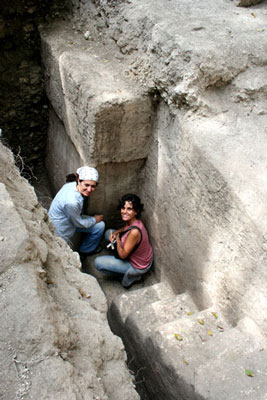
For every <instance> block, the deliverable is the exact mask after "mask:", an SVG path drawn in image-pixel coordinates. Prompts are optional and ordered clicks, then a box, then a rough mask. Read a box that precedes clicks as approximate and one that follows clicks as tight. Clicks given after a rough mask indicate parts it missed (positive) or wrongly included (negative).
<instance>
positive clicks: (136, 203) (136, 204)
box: [118, 193, 144, 218]
mask: <svg viewBox="0 0 267 400" xmlns="http://www.w3.org/2000/svg"><path fill="white" fill-rule="evenodd" d="M126 201H129V202H131V203H132V205H133V209H134V211H136V212H137V214H136V218H140V217H141V213H142V211H143V210H144V204H142V203H141V199H140V197H138V196H136V195H135V194H131V193H129V194H125V195H124V196H122V198H121V199H120V200H119V204H118V210H121V209H122V208H123V206H124V204H125V202H126Z"/></svg>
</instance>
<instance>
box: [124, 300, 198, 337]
mask: <svg viewBox="0 0 267 400" xmlns="http://www.w3.org/2000/svg"><path fill="white" fill-rule="evenodd" d="M195 312H198V310H197V307H196V305H195V304H194V302H193V300H192V298H191V296H190V295H189V294H188V293H182V294H180V295H177V296H173V297H170V298H169V297H168V296H167V294H166V295H165V296H164V297H163V298H162V299H161V300H156V301H154V302H151V303H149V304H142V305H141V306H140V307H139V308H138V309H136V310H134V311H132V312H130V313H129V315H128V317H127V319H126V321H125V326H126V328H127V327H129V330H131V329H132V327H133V326H135V329H139V331H141V332H140V333H141V336H142V341H144V338H145V336H148V335H149V334H150V333H151V332H154V331H155V330H156V329H157V328H158V327H159V326H162V325H163V324H166V323H169V322H172V321H176V320H177V319H178V318H180V317H183V316H186V315H187V314H188V313H189V314H191V313H192V314H194V313H195Z"/></svg>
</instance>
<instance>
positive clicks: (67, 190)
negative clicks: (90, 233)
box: [48, 182, 96, 241]
mask: <svg viewBox="0 0 267 400" xmlns="http://www.w3.org/2000/svg"><path fill="white" fill-rule="evenodd" d="M76 187H77V183H76V182H70V183H65V185H63V186H62V188H61V189H60V191H59V192H58V193H57V195H56V196H55V198H54V200H53V201H52V204H51V206H50V208H49V212H48V215H49V217H50V218H51V220H52V221H53V223H54V225H55V232H56V234H57V235H58V236H60V237H62V238H63V239H64V240H66V241H68V240H69V239H70V238H71V237H72V236H73V235H74V233H75V230H76V228H90V227H91V226H93V225H95V223H96V220H95V218H94V217H89V216H88V215H82V209H83V202H84V197H83V196H82V195H81V193H80V192H78V190H77V188H76Z"/></svg>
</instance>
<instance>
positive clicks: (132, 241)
mask: <svg viewBox="0 0 267 400" xmlns="http://www.w3.org/2000/svg"><path fill="white" fill-rule="evenodd" d="M140 239H141V235H140V232H139V230H138V229H132V230H131V231H130V233H129V235H128V236H127V239H126V242H125V243H124V247H123V248H121V239H120V236H119V234H118V235H117V236H116V240H117V241H116V243H117V251H118V254H119V256H120V258H122V259H125V258H127V257H128V255H129V254H130V253H131V251H132V250H133V248H134V247H135V246H136V244H137V243H138V242H139V240H140Z"/></svg>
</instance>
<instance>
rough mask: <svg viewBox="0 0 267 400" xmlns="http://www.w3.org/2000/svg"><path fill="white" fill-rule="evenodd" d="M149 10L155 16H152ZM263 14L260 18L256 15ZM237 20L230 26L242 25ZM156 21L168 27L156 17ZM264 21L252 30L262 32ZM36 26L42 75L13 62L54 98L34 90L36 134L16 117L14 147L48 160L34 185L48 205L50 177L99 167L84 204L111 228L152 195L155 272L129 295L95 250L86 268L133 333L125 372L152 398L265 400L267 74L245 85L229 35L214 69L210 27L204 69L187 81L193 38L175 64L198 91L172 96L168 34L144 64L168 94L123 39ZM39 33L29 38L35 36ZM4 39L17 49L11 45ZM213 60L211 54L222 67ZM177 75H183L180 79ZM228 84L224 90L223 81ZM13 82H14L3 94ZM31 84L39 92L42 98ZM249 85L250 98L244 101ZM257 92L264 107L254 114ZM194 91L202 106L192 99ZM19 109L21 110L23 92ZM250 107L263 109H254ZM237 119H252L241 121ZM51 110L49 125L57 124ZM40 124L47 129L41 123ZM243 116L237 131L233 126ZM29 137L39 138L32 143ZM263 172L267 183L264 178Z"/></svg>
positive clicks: (112, 314)
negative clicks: (140, 80)
mask: <svg viewBox="0 0 267 400" xmlns="http://www.w3.org/2000/svg"><path fill="white" fill-rule="evenodd" d="M180 3H181V4H182V3H183V2H179V7H180ZM187 3H188V4H189V5H192V9H191V10H192V15H193V13H194V12H197V7H195V4H193V2H192V4H191V2H190V1H188V2H187ZM228 3H229V2H228ZM203 4H204V3H203ZM207 4H208V5H207V7H209V8H210V9H209V10H208V11H207V12H209V13H210V10H212V7H214V4H215V3H214V2H209V1H208V0H207ZM232 6H233V5H231V7H232ZM129 7H130V6H129ZM153 7H154V5H153ZM177 7H178V3H177ZM229 7H230V6H229ZM153 9H154V8H153ZM155 10H156V9H155ZM221 12H222V13H224V14H223V18H228V15H233V13H228V12H227V13H226V11H225V7H224V5H223V8H222V9H221ZM239 12H240V13H243V14H244V12H245V11H244V12H243V11H239ZM202 14H203V13H202ZM180 15H182V14H179V16H180ZM188 15H189V14H188ZM190 15H191V14H190ZM255 15H256V14H255ZM257 15H258V14H257ZM152 17H153V18H154V17H155V18H157V15H156V13H155V15H154V14H153V15H152V16H151V18H152ZM195 17H196V20H197V18H198V19H199V18H202V17H201V16H200V15H196V16H195ZM195 17H194V18H195ZM216 17H217V16H216ZM250 18H251V15H250ZM258 20H260V18H254V19H253V22H255V23H256V22H257V21H258ZM142 21H143V19H142ZM228 22H229V26H230V24H231V23H232V22H231V21H230V20H229V21H228ZM235 23H236V17H235ZM189 25H190V24H189ZM222 25H223V26H224V25H225V22H223V23H222ZM153 26H156V27H157V29H159V27H163V28H164V26H163V25H161V24H159V25H157V24H156V23H155V24H154V22H153V23H151V27H153ZM181 26H184V24H181ZM214 26H215V25H214ZM234 26H235V25H234ZM25 29H26V28H25ZM27 29H28V30H29V29H30V27H28V28H27ZM151 29H152V28H151ZM164 29H166V30H167V29H173V30H174V31H173V32H172V31H171V34H170V35H167V36H166V37H167V38H168V44H170V48H174V49H175V50H176V48H177V49H180V46H182V45H184V44H183V43H181V42H179V43H176V42H175V40H178V41H179V40H180V38H181V37H184V36H183V35H186V34H187V33H188V32H184V31H183V32H180V31H179V29H180V25H179V24H177V23H174V24H170V25H168V27H167V26H165V28H164ZM188 29H189V33H188V35H189V37H190V43H191V39H192V37H193V35H198V34H199V33H200V34H201V35H202V34H203V35H205V32H206V31H205V29H198V28H197V29H195V28H194V29H193V30H192V26H191V25H190V27H189V28H188ZM221 29H222V28H221ZM259 29H260V30H261V27H259V28H258V30H257V29H254V28H253V32H254V31H255V32H256V31H257V32H258V31H259ZM39 30H40V34H41V48H42V62H43V66H44V71H42V70H40V65H41V62H40V58H38V68H37V69H36V71H37V72H38V73H37V75H38V77H39V78H38V79H37V75H36V74H35V73H34V74H33V75H34V76H33V75H32V72H33V71H35V68H32V64H31V63H30V64H27V63H28V61H29V60H23V59H22V58H23V57H22V58H21V57H20V58H19V62H18V63H17V67H18V68H17V70H16V74H17V73H19V76H17V75H16V74H15V75H14V79H13V83H14V81H16V82H17V81H20V82H21V83H22V87H23V88H24V90H26V89H27V88H32V86H31V85H28V83H29V82H28V81H27V79H28V78H27V79H26V80H25V79H24V78H25V76H24V75H25V72H26V70H27V71H28V73H30V72H31V73H30V75H29V80H30V82H31V83H32V84H33V83H35V85H36V81H35V80H36V79H37V81H38V82H40V79H41V80H42V78H40V76H44V80H45V93H46V95H44V91H42V95H40V93H39V91H38V93H37V92H34V90H35V89H34V90H33V92H32V94H31V96H30V99H29V101H30V102H32V103H34V104H35V105H38V107H37V108H35V107H34V115H35V116H38V118H41V116H42V115H43V117H42V119H41V120H38V123H37V122H36V124H37V125H35V121H37V120H35V119H34V118H32V121H29V119H27V120H26V119H25V121H26V125H27V126H30V128H31V129H30V130H26V128H25V130H24V128H23V127H22V129H21V128H17V126H13V125H12V126H13V128H12V131H16V130H21V131H23V132H24V133H25V137H24V136H23V135H22V136H21V135H20V136H19V139H18V141H17V142H16V143H14V144H12V143H11V145H12V146H13V149H14V151H15V153H16V152H17V153H18V148H19V146H20V143H23V144H24V145H25V146H24V149H26V147H27V145H26V143H27V142H26V139H27V140H28V142H29V143H31V147H30V153H31V154H30V156H32V157H33V159H35V156H36V157H37V158H36V160H37V159H38V157H39V156H40V159H39V161H40V163H41V162H42V161H43V159H44V158H45V164H46V168H47V177H42V179H39V181H38V182H35V187H36V192H37V194H38V197H39V199H40V202H41V203H42V204H43V205H44V206H45V207H48V206H49V203H50V201H51V195H50V191H49V190H48V188H49V186H51V190H52V194H53V195H54V194H55V193H56V192H57V191H58V190H59V189H60V187H61V186H62V185H63V184H64V182H65V176H66V175H67V174H68V173H72V172H74V171H75V170H76V169H77V168H78V167H79V166H81V165H86V164H89V165H93V166H95V167H97V169H98V170H99V173H100V184H99V186H98V188H97V191H96V192H95V193H94V195H93V196H92V197H91V199H90V204H89V208H88V211H89V213H90V214H95V213H96V214H99V213H104V214H105V221H106V223H107V226H108V227H109V226H110V227H113V226H117V224H119V222H120V218H119V215H118V214H116V213H114V210H115V209H116V206H117V200H118V198H120V197H121V195H122V194H124V193H126V192H135V193H136V194H138V195H140V197H141V198H142V200H143V202H144V204H145V213H144V222H145V225H146V226H147V228H148V231H149V233H150V237H151V242H152V245H153V248H154V254H155V262H154V266H153V269H152V271H151V272H149V273H148V274H147V275H146V276H145V278H144V280H143V281H142V282H141V283H137V284H136V285H134V286H133V287H132V288H131V289H130V290H128V291H126V290H124V289H123V288H122V287H121V285H120V283H119V282H117V281H114V280H110V279H108V278H105V277H103V276H101V275H99V274H98V273H97V272H96V271H95V269H94V266H93V257H92V258H90V259H89V258H88V259H87V260H86V262H85V266H84V268H85V271H86V273H88V274H91V275H94V276H96V278H97V279H98V282H99V284H100V285H101V287H102V290H103V291H104V293H105V295H106V297H107V300H108V303H109V311H108V319H109V324H110V326H111V328H112V330H113V331H114V333H116V334H117V335H119V336H121V338H122V339H123V341H124V344H125V347H126V349H127V352H128V354H129V359H128V362H129V369H130V370H134V371H135V374H136V383H137V388H138V390H139V389H140V393H141V396H142V399H144V400H146V399H150V400H151V399H153V400H177V399H178V398H179V399H186V400H188V399H190V400H202V399H211V398H213V399H214V398H216V399H217V400H225V393H227V398H229V400H234V399H236V398H243V394H244V393H245V391H247V393H252V394H253V397H252V398H255V399H256V398H257V399H262V398H264V397H263V396H262V397H261V395H260V394H257V393H258V392H257V391H258V388H263V389H262V390H265V389H264V388H266V376H265V375H264V374H263V373H261V369H260V367H258V366H259V365H260V366H261V365H262V366H264V365H266V352H265V348H266V343H265V342H264V340H263V336H266V333H265V332H266V329H267V325H266V324H267V322H266V318H265V315H266V312H265V310H266V296H265V293H266V288H265V286H264V285H265V280H264V279H262V277H264V276H265V272H266V246H265V241H264V240H265V236H266V218H264V216H265V215H266V210H265V208H266V206H265V203H264V201H263V200H262V199H263V198H266V182H265V181H264V176H266V174H264V168H265V164H264V161H262V160H265V158H266V152H265V148H266V146H265V145H266V134H265V133H264V132H265V130H264V129H265V127H266V123H265V122H266V117H265V115H266V114H265V113H264V111H263V110H264V109H266V107H265V103H264V101H265V100H263V98H262V97H263V96H262V93H265V87H264V86H260V83H259V82H262V79H259V80H258V82H256V81H255V82H256V83H255V85H256V84H258V85H259V87H258V89H257V88H256V86H255V88H254V86H253V88H252V89H251V87H249V86H247V82H250V81H251V80H252V79H253V78H252V77H253V76H254V67H255V65H248V64H249V63H248V61H247V59H246V62H245V65H246V70H244V68H243V67H242V65H241V64H242V62H241V61H242V60H241V61H240V62H241V64H240V66H236V59H235V58H233V59H232V58H231V57H232V54H234V53H235V52H233V51H232V50H233V48H234V47H233V48H231V51H228V50H229V49H228V48H227V46H226V45H225V44H224V43H221V45H222V48H223V50H225V54H229V57H228V58H229V59H228V60H227V63H229V64H227V65H226V64H225V63H224V61H223V63H222V64H220V62H221V61H220V60H221V58H220V57H219V55H218V59H219V61H218V65H217V64H216V61H217V60H216V57H215V53H212V51H213V50H212V49H213V42H210V38H212V37H213V36H214V35H215V34H214V35H207V36H206V40H205V46H206V44H209V45H210V48H208V50H207V51H205V52H203V54H204V53H205V54H208V52H209V51H211V50H212V51H211V56H210V58H209V59H205V58H203V59H201V55H199V54H198V57H200V59H201V64H198V65H201V66H202V67H203V68H202V70H201V74H202V75H201V76H200V75H197V77H195V76H193V75H192V76H191V78H190V77H189V75H190V74H189V72H190V71H189V69H188V68H189V64H188V62H189V61H188V60H189V59H190V57H191V56H192V57H193V53H192V54H191V53H190V54H191V55H190V57H189V58H188V57H187V56H186V57H185V55H187V48H184V49H181V52H180V53H181V54H180V53H179V52H178V53H177V60H176V61H177V63H174V64H173V65H174V67H173V68H174V69H176V67H175V66H179V68H180V65H182V66H183V65H185V64H184V63H187V64H186V71H187V72H188V74H187V75H186V76H187V78H188V79H192V82H191V83H190V85H189V86H188V88H187V87H186V86H185V87H184V86H183V85H182V87H180V86H179V85H178V86H177V87H176V88H175V90H176V91H175V93H174V96H172V97H168V96H167V94H166V93H167V92H168V88H167V86H168V81H167V80H166V79H168V77H170V76H171V77H172V76H173V75H172V74H171V73H173V72H174V71H172V70H171V68H172V66H173V65H172V62H171V61H169V59H168V60H167V59H166V63H165V64H164V65H163V62H162V59H161V57H160V56H157V54H162V53H161V51H162V50H164V46H161V42H160V39H159V38H161V30H159V31H157V30H156V32H154V34H155V35H154V36H153V35H152V39H151V40H154V42H153V43H152V44H153V46H154V47H152V46H151V47H149V45H150V44H151V43H149V42H148V43H147V45H148V46H147V48H150V49H152V50H153V51H152V50H151V54H150V55H149V56H151V57H158V58H156V59H153V58H151V60H152V62H151V64H148V65H145V61H146V60H144V65H145V66H146V67H149V68H150V67H151V68H152V64H153V68H155V71H154V73H155V78H157V77H160V73H159V72H161V71H159V69H161V66H162V65H163V67H162V68H163V69H164V70H163V75H162V76H161V78H159V80H158V81H157V79H155V81H157V82H160V84H161V85H163V86H161V89H162V87H163V88H164V90H165V89H166V92H164V95H165V101H163V99H161V98H160V96H156V98H155V96H152V95H151V91H152V92H153V91H154V93H159V91H158V88H157V87H155V88H153V90H147V88H146V87H145V85H139V84H137V80H136V79H135V77H134V76H133V75H134V74H132V75H131V71H132V69H133V68H132V67H130V66H129V65H128V61H129V59H128V57H127V56H124V55H122V54H121V53H120V52H119V51H118V48H117V47H116V46H114V42H112V44H111V42H110V41H108V42H107V43H108V45H104V44H103V42H102V41H101V42H98V41H96V40H95V39H96V38H90V39H89V40H88V38H85V36H84V32H82V31H81V30H78V29H77V30H76V29H73V27H72V26H70V25H69V24H68V23H66V22H60V23H51V24H49V26H46V27H44V26H43V27H39ZM176 30H177V31H176ZM29 32H30V31H29ZM29 32H26V33H25V34H27V35H28V34H29V37H28V36H27V37H28V38H29V40H30V37H31V34H30V33H29ZM34 32H35V30H34ZM159 32H160V34H159ZM192 32H193V33H192ZM207 32H208V30H207ZM0 33H1V32H0ZM259 33H260V32H258V34H259ZM5 35H6V33H5ZM163 36H164V35H163ZM228 36H229V32H228V33H227V37H228ZM164 37H165V36H164ZM194 37H195V36H194ZM222 37H223V35H222ZM220 38H221V37H220ZM241 39H242V37H241ZM241 39H240V42H238V40H237V42H236V43H235V46H236V49H238V48H239V47H240V46H241V45H242V43H241ZM248 39H249V40H250V39H251V38H248ZM146 40H149V35H148V36H147V38H146ZM166 40H167V39H166ZM171 40H173V41H174V42H173V43H170V42H171ZM192 40H193V39H192ZM196 40H197V39H196ZM249 40H248V42H249ZM184 43H187V41H186V40H184ZM227 43H228V41H227ZM231 43H232V42H231ZM233 43H234V41H233ZM255 43H258V39H257V40H256V39H255V40H253V46H252V47H251V49H249V51H250V52H251V54H253V51H254V46H255ZM4 44H5V46H7V47H8V41H5V42H4ZM163 44H164V43H163ZM197 44H198V42H197ZM7 47H6V51H7ZM215 47H216V48H217V47H218V46H215ZM35 48H36V47H35ZM196 48H199V47H198V46H197V45H196ZM154 50H157V51H154ZM258 50H259V51H258V54H259V55H258V54H257V73H258V74H259V75H258V76H259V77H264V76H265V75H266V74H265V70H264V68H265V66H266V62H265V59H264V57H263V56H262V55H261V51H260V49H258ZM179 51H180V50H179ZM214 51H215V50H214ZM192 52H194V50H192ZM174 53H175V52H174ZM174 53H173V55H174V58H175V54H174ZM243 54H245V52H244V53H243ZM146 56H147V54H146ZM38 57H39V53H38ZM244 57H245V56H244ZM30 58H31V61H32V57H30ZM255 59H256V58H255ZM151 60H150V61H151ZM190 60H191V59H190ZM192 60H193V58H192ZM210 60H214V66H212V68H211V65H210V64H209V62H210ZM24 61H26V62H24ZM173 61H175V60H173ZM139 62H140V63H141V61H140V60H139ZM147 62H148V63H149V61H147ZM158 62H159V66H158V65H157V63H158ZM160 62H162V64H160ZM190 63H191V61H190ZM141 64H142V63H141ZM193 64H194V61H192V65H193ZM252 64H253V63H252ZM190 65H191V64H190ZM193 67H194V65H193ZM193 67H192V68H193ZM25 68H26V69H25ZM149 68H148V69H149ZM181 68H182V67H181ZM190 68H191V67H190ZM4 70H5V71H7V70H8V65H5V66H4ZM196 70H197V71H198V70H199V68H196ZM17 71H19V72H17ZM233 71H236V72H235V73H236V74H237V75H235V74H234V73H233ZM43 72H44V75H43ZM145 72H146V71H145ZM191 72H192V71H191ZM191 72H190V73H191ZM234 76H236V77H234ZM200 77H201V79H202V80H201V79H200ZM165 78H166V79H165ZM160 79H162V80H160ZM177 79H178V78H177ZM181 79H182V77H181V76H179V79H178V80H177V83H178V84H179V83H181V82H180V80H181ZM198 79H200V81H199V82H198ZM11 81H12V80H11ZM214 82H215V84H214ZM218 82H219V84H220V85H221V84H222V83H224V86H223V87H222V88H221V87H217V86H216V84H217V83H218ZM253 82H254V81H253ZM198 84H201V85H204V86H205V85H206V86H205V87H206V88H207V90H205V89H204V86H201V88H200V90H199V88H198V87H197V85H198ZM23 85H24V86H23ZM27 85H28V86H27ZM164 85H166V86H164ZM37 86H38V84H37ZM10 87H11V86H10ZM10 87H8V86H6V88H5V93H6V98H8V96H7V94H8V90H9V89H10ZM34 87H35V88H36V86H34ZM184 91H185V92H186V93H184ZM204 92H205V93H204ZM13 93H14V90H13ZM34 93H36V102H34V101H32V96H33V97H34ZM161 93H163V90H162V92H161ZM251 93H252V95H251V97H250V94H251ZM245 95H246V97H245V101H244V102H245V103H246V104H245V106H244V104H243V103H242V102H241V100H240V99H244V96H245ZM42 96H47V97H42ZM166 96H167V97H166ZM198 96H199V97H198ZM242 96H243V97H242ZM254 96H256V98H257V99H258V102H259V104H260V105H261V107H262V108H259V109H258V111H257V107H254V103H253V102H254ZM257 96H258V97H257ZM261 96H262V97H261ZM26 97H27V96H26ZM252 97H253V98H252ZM41 98H42V99H44V98H45V99H46V100H45V101H44V100H41ZM237 99H238V101H237ZM11 100H12V99H11ZM155 100H157V103H156V104H155ZM12 101H13V100H12ZM12 101H10V102H9V101H7V105H6V108H5V116H6V117H7V119H6V120H5V125H2V126H1V127H4V128H5V129H4V130H5V131H6V132H7V129H8V121H11V120H12V123H13V124H15V118H13V117H14V110H12V104H11V103H12ZM190 101H191V102H192V104H191V106H192V110H193V111H192V110H190V109H188V107H189V106H190V104H189V103H190ZM16 104H17V103H16ZM247 105H249V107H250V110H251V111H250V112H249V113H248V111H247V110H248V109H247V108H246V107H247ZM44 106H45V107H44ZM16 108H17V109H18V110H22V102H21V99H20V100H19V104H18V105H17V106H16ZM254 109H255V110H256V111H255V112H256V113H258V114H256V115H254V114H253V113H254ZM40 110H42V112H40ZM191 111H192V112H191ZM21 112H22V111H21ZM23 113H24V115H25V114H27V113H25V112H24V111H23V112H22V114H21V115H23ZM237 115H242V118H239V119H238V120H237V117H236V116H237ZM12 116H13V117H12ZM28 117H29V115H28ZM38 118H37V119H38ZM22 119H23V118H22ZM45 120H46V121H49V122H48V134H47V124H43V122H44V121H45ZM1 123H2V122H1ZM41 125H42V127H43V129H42V130H41V129H39V128H38V127H40V126H41ZM233 126H234V127H235V132H238V134H233V132H232V127H233ZM44 127H45V129H44ZM37 131H38V135H39V133H40V132H42V133H40V134H41V136H40V137H39V138H37V136H38V135H37V136H34V135H35V132H37ZM255 132H256V133H255ZM4 133H5V132H4ZM252 133H253V134H252ZM46 134H47V135H46ZM6 137H7V136H6ZM15 137H16V135H14V138H15ZM33 137H34V138H36V142H38V143H39V144H38V146H37V145H35V144H34V147H33V143H35V141H33V140H31V139H32V138H33ZM46 139H47V140H46ZM12 140H13V139H12ZM14 140H15V139H14ZM45 142H46V143H45ZM39 145H40V146H41V147H40V146H39ZM25 154H26V153H25ZM226 155H227V156H226ZM28 156H29V154H26V157H28ZM33 159H32V160H31V158H29V161H30V162H31V161H33ZM252 160H253V161H252ZM39 161H38V162H37V164H38V163H39ZM248 171H249V172H248ZM255 182H257V183H259V184H257V185H256V186H255ZM44 188H45V190H44ZM251 199H252V200H253V201H251ZM248 294H249V295H248ZM258 299H260V301H258ZM248 364H250V365H252V366H255V368H257V371H258V375H257V377H255V379H254V378H253V379H254V380H253V382H256V383H255V387H253V388H251V386H250V385H251V382H252V380H251V379H250V378H249V379H250V381H249V382H248V380H247V376H245V374H244V373H243V369H244V368H246V366H247V365H248ZM253 368H254V367H253ZM226 370H227V371H229V376H231V377H232V382H235V385H234V387H233V385H232V384H231V382H230V381H229V380H228V379H225V380H224V381H223V382H222V376H224V373H225V371H226ZM262 371H264V367H262ZM264 382H265V383H264ZM264 385H265V386H264ZM222 387H223V389H222V390H221V388H222ZM144 388H145V389H144ZM265 392H266V390H265ZM223 396H224V397H223Z"/></svg>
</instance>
